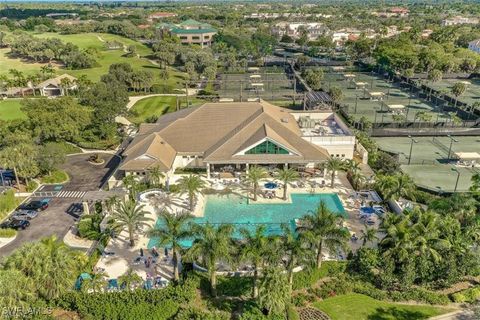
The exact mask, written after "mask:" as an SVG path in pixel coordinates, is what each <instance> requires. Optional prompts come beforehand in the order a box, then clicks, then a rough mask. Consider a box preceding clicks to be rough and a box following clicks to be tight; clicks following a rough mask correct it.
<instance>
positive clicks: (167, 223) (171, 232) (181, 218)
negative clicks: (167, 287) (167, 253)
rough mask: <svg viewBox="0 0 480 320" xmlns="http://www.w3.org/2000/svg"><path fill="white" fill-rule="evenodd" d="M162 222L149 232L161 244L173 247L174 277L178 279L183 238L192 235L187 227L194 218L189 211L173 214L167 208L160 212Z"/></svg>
mask: <svg viewBox="0 0 480 320" xmlns="http://www.w3.org/2000/svg"><path fill="white" fill-rule="evenodd" d="M160 218H161V224H160V226H159V227H154V228H152V229H150V231H149V232H148V235H149V237H151V238H156V239H158V241H159V246H169V247H170V248H172V256H173V278H174V280H175V281H178V279H179V275H178V266H179V263H180V256H179V253H180V252H181V250H182V246H181V242H182V240H185V239H188V238H190V237H191V236H192V232H191V231H190V229H189V228H188V227H187V223H188V222H189V221H190V220H191V219H192V216H191V215H190V214H189V213H188V212H182V213H180V214H176V215H173V214H171V213H169V212H167V211H166V210H164V211H162V212H161V213H160Z"/></svg>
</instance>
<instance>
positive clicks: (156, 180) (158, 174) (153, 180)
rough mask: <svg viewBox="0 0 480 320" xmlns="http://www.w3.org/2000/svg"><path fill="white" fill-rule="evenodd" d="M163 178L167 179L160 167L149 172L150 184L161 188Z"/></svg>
mask: <svg viewBox="0 0 480 320" xmlns="http://www.w3.org/2000/svg"><path fill="white" fill-rule="evenodd" d="M163 177H165V175H164V174H163V173H162V170H161V169H160V167H159V166H155V167H153V168H150V169H149V170H148V182H149V183H150V184H151V185H154V186H159V185H160V179H162V178H163Z"/></svg>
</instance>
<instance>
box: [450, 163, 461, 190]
mask: <svg viewBox="0 0 480 320" xmlns="http://www.w3.org/2000/svg"><path fill="white" fill-rule="evenodd" d="M452 171H455V172H456V173H457V181H455V189H453V192H457V187H458V180H460V171H458V169H457V168H452Z"/></svg>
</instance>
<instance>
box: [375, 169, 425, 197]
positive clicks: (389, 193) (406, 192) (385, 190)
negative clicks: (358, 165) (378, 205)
mask: <svg viewBox="0 0 480 320" xmlns="http://www.w3.org/2000/svg"><path fill="white" fill-rule="evenodd" d="M376 188H377V189H378V190H380V192H381V193H382V195H383V199H384V200H385V201H388V200H397V199H398V198H400V197H405V196H408V197H410V198H413V199H414V198H415V195H414V191H415V190H416V186H415V183H414V182H413V180H412V179H411V178H410V176H408V175H406V174H402V173H397V174H395V175H378V176H377V178H376Z"/></svg>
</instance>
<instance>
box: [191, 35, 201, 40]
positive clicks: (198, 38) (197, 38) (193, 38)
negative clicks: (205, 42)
mask: <svg viewBox="0 0 480 320" xmlns="http://www.w3.org/2000/svg"><path fill="white" fill-rule="evenodd" d="M192 40H200V37H199V36H193V37H192Z"/></svg>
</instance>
